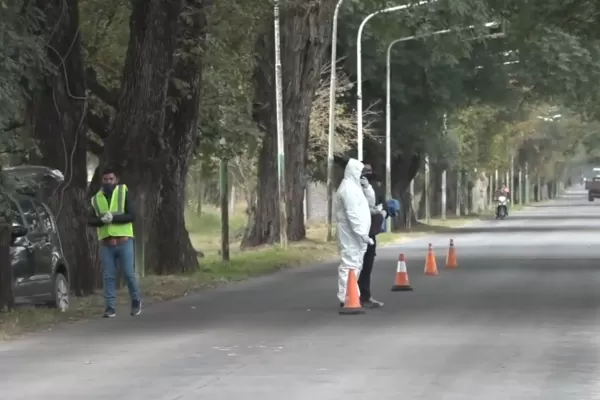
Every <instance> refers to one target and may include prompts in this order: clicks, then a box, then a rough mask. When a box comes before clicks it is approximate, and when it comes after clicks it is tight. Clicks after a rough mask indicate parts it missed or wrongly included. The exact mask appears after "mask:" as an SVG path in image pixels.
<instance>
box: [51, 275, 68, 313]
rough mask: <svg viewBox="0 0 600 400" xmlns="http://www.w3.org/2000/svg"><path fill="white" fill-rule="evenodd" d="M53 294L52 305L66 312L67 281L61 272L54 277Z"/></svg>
mask: <svg viewBox="0 0 600 400" xmlns="http://www.w3.org/2000/svg"><path fill="white" fill-rule="evenodd" d="M53 295H54V299H53V301H52V307H53V308H57V309H58V310H59V311H60V312H66V311H67V310H68V309H69V281H67V278H65V276H64V275H63V274H60V273H58V274H56V275H55V277H54V293H53Z"/></svg>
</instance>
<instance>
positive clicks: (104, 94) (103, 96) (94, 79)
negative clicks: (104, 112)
mask: <svg viewBox="0 0 600 400" xmlns="http://www.w3.org/2000/svg"><path fill="white" fill-rule="evenodd" d="M85 79H86V83H87V87H88V89H90V91H91V92H92V93H93V94H94V95H96V96H97V97H98V98H99V99H100V100H102V101H103V102H105V103H106V104H107V105H109V106H111V107H112V108H117V104H118V101H119V95H118V93H117V92H116V91H114V90H110V89H107V88H106V87H104V86H103V85H102V84H101V83H100V82H99V81H98V75H97V74H96V70H94V68H92V67H88V68H86V70H85Z"/></svg>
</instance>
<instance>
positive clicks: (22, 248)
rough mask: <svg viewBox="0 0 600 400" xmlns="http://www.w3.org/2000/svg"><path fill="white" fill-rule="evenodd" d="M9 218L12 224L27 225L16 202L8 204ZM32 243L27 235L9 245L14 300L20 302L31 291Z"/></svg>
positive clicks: (32, 273) (26, 298)
mask: <svg viewBox="0 0 600 400" xmlns="http://www.w3.org/2000/svg"><path fill="white" fill-rule="evenodd" d="M10 213H11V220H12V223H13V225H15V224H16V225H22V226H25V227H27V224H26V223H25V221H24V218H23V214H22V212H21V209H20V208H19V206H18V205H17V203H16V202H12V201H11V204H10ZM31 253H32V244H31V242H30V241H29V239H28V238H27V236H22V237H18V238H15V239H14V240H13V241H12V243H11V246H10V263H11V267H12V268H13V279H14V282H15V283H14V289H13V294H14V296H15V301H16V302H17V303H21V302H24V301H28V300H29V298H30V297H31V295H32V294H33V291H32V289H31V282H30V278H31V277H32V276H33V275H34V271H33V263H32V262H31Z"/></svg>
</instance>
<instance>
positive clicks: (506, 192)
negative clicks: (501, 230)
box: [495, 183, 510, 216]
mask: <svg viewBox="0 0 600 400" xmlns="http://www.w3.org/2000/svg"><path fill="white" fill-rule="evenodd" d="M509 195H510V190H509V189H508V186H506V183H503V184H502V185H500V188H498V190H496V195H495V199H496V201H498V198H499V197H500V196H505V197H506V216H508V205H509V204H510V199H509Z"/></svg>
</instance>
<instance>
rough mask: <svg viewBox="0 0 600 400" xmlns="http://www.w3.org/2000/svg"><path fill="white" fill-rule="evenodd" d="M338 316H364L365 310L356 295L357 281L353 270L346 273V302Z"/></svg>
mask: <svg viewBox="0 0 600 400" xmlns="http://www.w3.org/2000/svg"><path fill="white" fill-rule="evenodd" d="M339 313H340V315H356V314H364V313H365V310H364V309H363V308H362V306H361V305H360V297H359V295H358V280H357V279H356V273H355V272H354V270H353V269H351V270H350V272H348V282H347V283H346V301H344V307H342V308H340V312H339Z"/></svg>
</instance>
